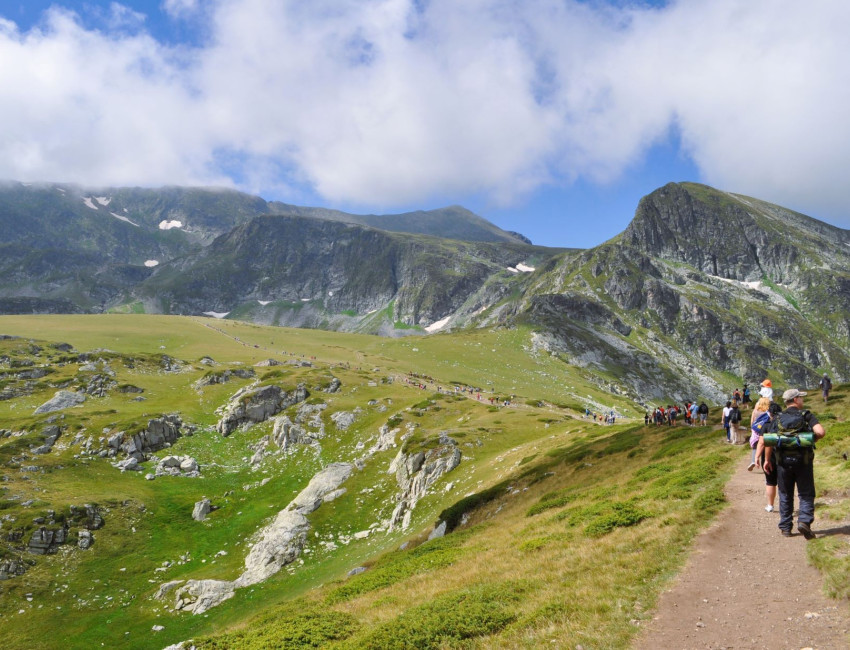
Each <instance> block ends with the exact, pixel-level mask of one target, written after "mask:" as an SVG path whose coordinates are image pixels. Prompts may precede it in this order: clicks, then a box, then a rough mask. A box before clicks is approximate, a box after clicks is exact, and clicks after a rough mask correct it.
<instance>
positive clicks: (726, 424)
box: [723, 401, 732, 442]
mask: <svg viewBox="0 0 850 650" xmlns="http://www.w3.org/2000/svg"><path fill="white" fill-rule="evenodd" d="M731 412H732V402H731V401H729V402H726V406H724V407H723V428H724V429H726V442H732V439H731V438H730V436H729V413H731Z"/></svg>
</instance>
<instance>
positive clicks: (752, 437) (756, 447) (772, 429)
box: [644, 373, 832, 539]
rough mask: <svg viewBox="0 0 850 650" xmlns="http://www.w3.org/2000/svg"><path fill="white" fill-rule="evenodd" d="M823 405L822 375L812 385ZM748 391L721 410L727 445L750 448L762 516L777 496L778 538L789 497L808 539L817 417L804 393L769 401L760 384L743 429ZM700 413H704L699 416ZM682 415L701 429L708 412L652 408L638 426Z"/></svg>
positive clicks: (787, 525)
mask: <svg viewBox="0 0 850 650" xmlns="http://www.w3.org/2000/svg"><path fill="white" fill-rule="evenodd" d="M818 387H819V388H820V391H821V395H822V397H823V401H824V403H826V401H827V400H828V398H829V394H830V391H831V390H832V380H831V379H830V378H829V376H828V375H827V374H826V373H824V375H823V377H822V378H821V380H820V383H819V384H818ZM750 395H751V394H750V390H749V388H748V387H747V385H746V384H745V385H744V386H743V387H742V388H741V389H735V391H734V392H733V393H732V395H731V396H730V399H729V400H728V401H727V402H726V404H725V406H724V407H723V410H722V415H721V422H722V424H723V428H724V429H725V431H726V442H727V443H729V444H740V445H743V444H746V443H747V442H749V444H750V447H751V448H752V453H751V457H750V464H749V467H748V468H747V469H748V470H749V471H752V470H753V469H755V468H759V469H760V470H761V471H762V472H763V473H764V479H765V499H766V501H767V504H766V505H765V508H764V509H765V510H766V511H767V512H770V513H772V512H775V511H776V505H775V503H776V497H777V496H778V497H779V523H778V527H779V530H780V532H781V534H782V535H783V536H785V537H790V536H792V535H793V533H792V529H793V523H794V495H795V493H796V494H797V496H798V498H799V502H800V505H799V508H798V514H797V530H798V532H799V533H800V534H801V535H803V537H805V538H806V539H814V538H815V533H814V531H812V522H813V521H814V512H815V479H814V462H813V461H814V455H815V454H814V450H815V443H816V442H817V441H818V440H820V439H821V438H823V437H824V435H825V433H826V432H825V430H824V427H823V425H822V424H821V423H820V422H819V421H818V419H817V417H816V416H815V415H814V413H812V412H811V411H809V410H806V409H805V408H804V398H805V397H806V395H807V393H805V392H804V391H801V390H799V389H797V388H789V389H788V390H786V391H784V392H783V393H782V396H781V399H780V400H776V401H775V400H774V392H773V383H772V382H771V380H770V379H765V380H764V381H763V382H762V383H761V386H760V387H759V391H758V399H757V401H756V403H755V405H754V406H753V409H752V413H751V414H750V417H749V427H747V426H746V424H744V414H743V412H742V411H745V410H748V409H749V406H750V404H752V401H751V396H750ZM703 410H704V413H703ZM680 413H684V414H685V417H686V422H687V423H689V424H696V423H697V422H699V423H700V424H702V425H705V424H706V418H707V416H708V407H707V406H706V405H705V403H701V404H700V405H699V406H697V404H696V403H695V402H694V403H690V402H689V403H687V404H686V405H685V407H684V408H681V407H679V406H676V405H673V406H668V407H667V408H666V409H665V408H663V407H658V408H656V409H655V410H654V411H653V412H652V413H651V414H650V413H649V412H647V413H646V414H645V416H644V423H645V424H647V425H649V424H655V425H656V426H659V425H662V424H667V425H673V424H675V423H676V418H677V416H678V415H679V414H680Z"/></svg>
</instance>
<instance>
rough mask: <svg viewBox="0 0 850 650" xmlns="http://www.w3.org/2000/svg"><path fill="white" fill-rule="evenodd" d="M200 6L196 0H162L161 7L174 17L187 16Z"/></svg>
mask: <svg viewBox="0 0 850 650" xmlns="http://www.w3.org/2000/svg"><path fill="white" fill-rule="evenodd" d="M199 8H200V3H199V2H198V0H163V3H162V9H163V11H165V13H167V14H168V15H169V16H174V17H176V18H180V17H185V16H189V15H191V14H193V13H195V12H196V11H198V9H199Z"/></svg>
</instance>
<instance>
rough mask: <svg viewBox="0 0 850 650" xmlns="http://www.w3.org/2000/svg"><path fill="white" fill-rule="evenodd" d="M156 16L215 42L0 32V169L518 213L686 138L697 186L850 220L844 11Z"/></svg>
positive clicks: (497, 8)
mask: <svg viewBox="0 0 850 650" xmlns="http://www.w3.org/2000/svg"><path fill="white" fill-rule="evenodd" d="M59 2H60V3H61V0H59ZM162 7H163V9H164V11H165V12H167V13H168V14H169V15H170V16H173V17H180V18H187V19H189V18H190V17H192V16H194V17H195V18H197V19H198V20H203V21H204V22H203V24H204V29H205V30H208V32H205V33H208V34H209V37H208V39H207V40H206V41H205V43H204V45H202V46H200V47H197V48H194V49H188V48H187V49H177V48H171V47H167V46H165V45H163V44H162V43H159V42H157V41H156V40H155V39H153V38H152V37H150V36H149V35H147V34H146V33H145V32H143V31H137V32H135V33H129V32H128V31H126V30H125V31H121V30H120V29H119V30H117V31H116V32H114V33H106V32H101V31H93V30H88V29H86V28H85V27H83V25H82V24H81V22H80V21H79V20H78V19H77V18H76V17H75V16H74V15H73V14H71V13H69V12H67V11H62V10H61V9H53V10H51V11H50V12H49V13H48V14H47V17H46V21H45V22H44V23H43V25H44V26H43V27H42V28H40V29H33V30H31V31H29V32H26V33H21V32H19V31H18V30H17V28H16V27H15V25H14V24H13V23H10V22H8V21H0V120H2V121H3V123H4V124H14V125H15V128H14V129H5V130H2V131H0V177H5V178H15V179H20V180H57V181H75V182H80V183H85V184H97V185H107V184H109V185H112V184H189V183H203V184H230V185H234V184H238V185H240V186H242V187H243V188H245V189H249V190H252V191H272V190H274V189H276V188H278V189H279V188H281V187H286V186H294V187H297V186H298V185H299V184H306V185H309V186H310V187H312V188H314V189H315V191H316V192H318V193H320V194H321V195H323V196H324V197H325V198H327V199H328V200H334V201H346V202H356V203H360V204H363V205H371V206H374V207H375V208H381V207H392V206H393V205H394V204H395V205H398V204H410V203H412V202H417V201H423V200H425V199H427V198H428V197H432V196H437V195H439V196H444V197H445V196H460V197H462V196H468V195H470V194H472V193H477V194H486V195H489V196H491V197H492V199H493V200H494V201H497V202H498V201H502V202H508V201H511V200H515V199H516V198H517V197H521V196H522V195H524V194H525V193H527V192H529V191H533V190H534V189H535V188H537V187H539V186H540V185H541V184H546V183H551V182H555V183H560V182H569V181H572V180H574V179H576V178H582V177H583V178H587V179H590V180H593V181H598V182H609V181H612V180H615V179H616V178H618V176H619V175H621V174H622V173H623V171H624V170H625V169H627V168H628V167H629V166H630V165H632V164H634V163H635V162H636V161H639V160H640V159H641V156H642V155H644V154H645V152H646V151H647V149H648V147H649V146H651V145H652V144H653V143H654V142H656V141H658V140H659V139H661V138H665V137H666V136H667V134H668V133H669V132H670V129H671V128H675V129H677V130H678V131H679V133H680V134H681V138H682V142H683V144H684V146H685V147H686V149H687V152H688V154H689V155H690V156H691V157H692V158H693V160H694V161H695V163H696V164H697V165H698V167H699V169H700V170H701V173H702V174H703V177H704V179H705V180H706V182H709V183H712V184H716V185H718V186H719V187H722V188H723V189H728V190H733V191H739V192H743V193H747V194H752V195H755V196H758V197H760V198H767V199H770V200H774V201H777V202H779V203H786V204H789V205H792V206H799V207H804V208H807V211H809V212H812V213H814V214H826V215H831V216H833V217H834V216H835V215H837V214H840V213H842V211H843V212H844V213H847V214H850V210H847V206H850V186H848V185H847V184H846V183H845V182H844V179H843V175H844V173H843V172H844V170H845V169H846V168H847V167H848V163H850V160H848V158H850V118H848V115H847V111H846V110H845V107H846V106H848V105H849V104H848V99H850V97H848V95H850V83H848V81H850V79H848V75H850V72H848V71H847V70H846V65H845V62H846V60H847V58H848V54H850V45H848V39H846V37H845V33H844V31H845V30H844V25H846V24H847V23H848V19H850V4H848V3H846V2H843V1H839V0H822V1H820V2H818V3H817V10H814V8H813V7H812V6H811V5H806V4H804V3H799V2H797V1H796V0H793V1H792V0H714V1H713V2H710V3H707V2H700V1H698V0H680V1H679V2H672V3H670V4H669V5H668V6H666V7H663V8H651V7H650V8H647V7H645V6H644V7H640V6H636V5H626V6H625V8H622V7H614V6H608V7H606V6H605V5H602V4H600V3H598V2H597V3H586V2H578V1H577V0H528V1H526V2H522V3H511V2H505V1H504V0H466V1H465V2H457V1H456V0H431V1H430V2H426V3H422V2H419V3H414V2H413V1H412V0H314V1H312V2H309V3H304V2H296V1H295V0H278V1H273V0H218V1H217V2H214V3H199V2H197V1H196V0H165V1H164V2H163V3H162ZM111 11H112V14H113V17H114V18H115V20H116V21H118V22H119V23H121V24H123V25H124V26H125V27H126V25H128V24H135V25H138V24H140V23H141V17H140V16H139V15H138V14H136V13H134V12H132V11H130V10H124V9H123V8H122V7H121V5H114V6H113V7H112V9H111ZM223 163H224V164H223ZM234 169H237V170H238V174H234V173H233V171H232V170H234ZM227 170H230V171H227ZM231 176H233V177H232V178H231ZM671 180H679V179H671Z"/></svg>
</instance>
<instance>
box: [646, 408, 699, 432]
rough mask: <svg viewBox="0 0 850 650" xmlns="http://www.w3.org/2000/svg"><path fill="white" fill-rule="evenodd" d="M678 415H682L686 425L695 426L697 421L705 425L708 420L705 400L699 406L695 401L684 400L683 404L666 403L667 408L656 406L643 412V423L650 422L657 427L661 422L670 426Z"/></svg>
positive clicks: (647, 423) (674, 422)
mask: <svg viewBox="0 0 850 650" xmlns="http://www.w3.org/2000/svg"><path fill="white" fill-rule="evenodd" d="M680 415H683V416H684V422H685V424H686V425H689V426H695V425H696V424H697V423H699V424H700V425H701V426H705V425H706V422H707V420H708V405H707V404H706V403H705V402H702V403H701V404H699V406H697V403H696V402H685V405H684V406H679V405H678V404H668V405H667V408H664V407H663V406H658V407H656V408H655V410H654V411H653V412H652V413H651V414H650V413H649V411H646V412H645V413H644V414H643V423H644V424H645V425H647V426H649V424H650V423H652V424H654V425H655V426H657V427H658V426H661V425H662V424H666V425H667V426H671V427H672V426H674V425H675V424H676V420H677V419H678V418H679V416H680Z"/></svg>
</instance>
